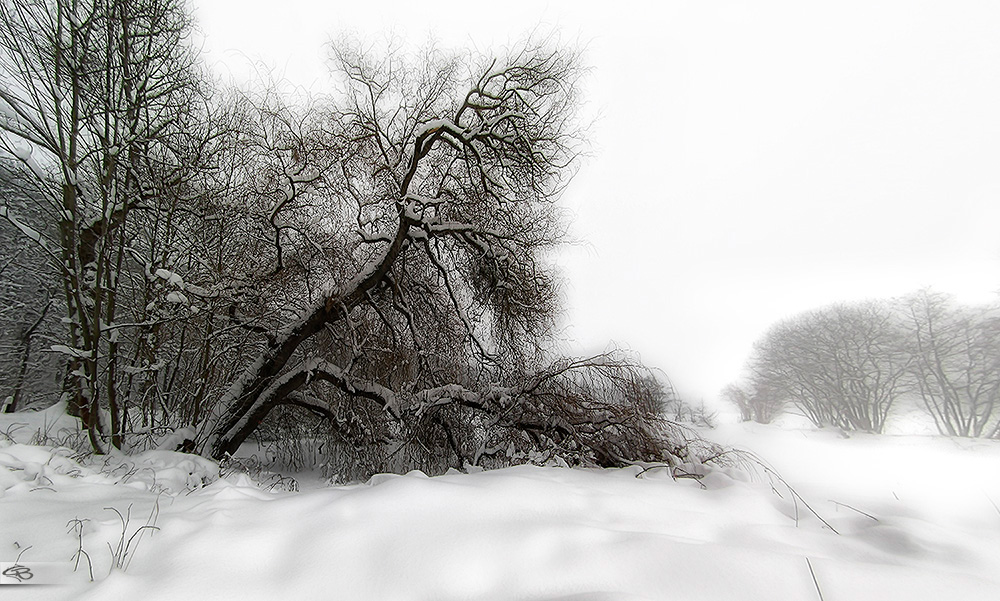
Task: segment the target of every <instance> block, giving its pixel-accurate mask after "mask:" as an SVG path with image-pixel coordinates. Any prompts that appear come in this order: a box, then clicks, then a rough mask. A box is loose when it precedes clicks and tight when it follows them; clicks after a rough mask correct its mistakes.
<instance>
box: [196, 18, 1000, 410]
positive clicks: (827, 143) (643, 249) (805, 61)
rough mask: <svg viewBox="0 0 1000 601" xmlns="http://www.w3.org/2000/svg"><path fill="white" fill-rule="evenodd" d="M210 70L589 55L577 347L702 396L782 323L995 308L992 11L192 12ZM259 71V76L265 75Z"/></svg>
mask: <svg viewBox="0 0 1000 601" xmlns="http://www.w3.org/2000/svg"><path fill="white" fill-rule="evenodd" d="M194 9H195V16H196V18H197V20H198V22H199V23H200V27H201V30H202V34H203V36H204V39H203V40H202V42H201V43H202V44H203V46H204V48H205V50H206V51H207V52H208V57H209V59H208V60H209V62H210V63H211V64H212V65H213V67H214V69H215V71H216V72H217V73H222V74H223V77H233V78H234V79H235V80H237V81H241V80H246V79H248V78H250V77H252V76H254V74H255V73H259V72H260V71H261V69H262V66H261V64H259V63H263V66H264V67H265V68H266V67H273V68H274V74H275V75H276V76H277V77H283V78H284V79H285V80H287V82H288V83H289V84H290V85H294V86H301V87H303V88H304V89H307V90H311V91H313V92H315V93H323V92H325V91H327V89H328V88H329V86H331V85H332V80H331V78H330V77H329V75H328V71H327V68H326V66H325V63H326V60H327V53H328V49H327V43H328V41H329V40H330V39H332V38H334V37H336V36H338V35H342V34H344V33H349V34H354V35H357V36H358V37H360V38H362V39H369V38H370V39H371V40H372V41H373V43H374V42H375V41H377V40H384V39H385V37H386V35H388V33H387V32H390V33H391V34H392V35H397V36H400V37H401V38H403V39H405V40H407V41H408V42H410V43H414V44H419V43H422V42H423V41H426V40H427V39H429V38H432V39H436V40H437V41H438V42H439V43H440V44H441V45H442V46H444V47H475V48H478V49H480V50H485V49H487V48H490V47H498V46H504V45H506V44H508V43H512V42H514V41H516V40H518V39H519V38H520V37H522V36H523V34H524V33H525V32H527V31H530V30H532V29H535V28H538V27H541V28H546V29H548V28H552V29H555V30H557V31H559V32H560V35H561V37H562V39H563V40H564V41H569V42H573V41H576V42H578V43H579V44H580V45H581V46H583V47H584V48H585V49H586V52H585V62H586V63H587V64H588V65H589V66H590V67H591V68H592V71H591V73H590V75H589V76H588V78H587V80H586V90H585V92H586V97H585V100H586V102H587V106H586V108H585V113H586V114H587V115H589V117H590V118H592V119H593V125H592V127H591V128H590V133H589V141H590V143H591V149H590V154H591V156H590V157H589V158H588V159H587V160H586V161H585V162H584V163H583V165H582V167H581V169H580V172H579V173H578V175H577V176H576V179H575V180H574V182H573V183H572V185H571V186H570V187H569V189H568V190H567V192H566V194H565V197H564V206H566V207H567V208H568V209H569V216H570V221H571V235H572V237H573V238H575V239H576V240H579V241H580V242H581V244H579V245H575V246H570V247H567V248H565V249H564V251H563V253H562V254H561V255H560V256H559V257H558V258H557V261H558V263H559V264H560V266H561V268H562V270H563V273H564V275H565V277H566V294H567V313H566V317H565V324H566V337H567V339H568V341H569V342H568V345H569V348H568V349H567V350H568V351H569V352H574V353H579V354H583V353H586V352H591V351H595V350H601V349H603V348H605V346H606V345H607V344H608V343H609V342H611V341H613V342H615V343H618V344H620V345H624V346H626V347H628V348H630V349H632V350H634V351H636V352H638V353H639V354H640V355H641V357H642V359H643V361H645V362H646V363H648V364H650V365H654V366H657V367H660V368H662V369H663V370H664V371H665V372H666V373H667V374H668V375H669V377H670V378H671V380H672V381H673V383H674V385H675V386H676V387H677V388H678V390H679V391H680V392H681V394H682V395H684V396H685V397H686V398H688V399H689V400H691V401H693V402H697V401H699V400H705V401H706V402H709V403H711V402H713V401H714V400H715V398H716V396H717V393H718V391H719V389H720V388H721V387H723V386H724V385H725V384H726V383H728V382H730V381H733V380H735V379H736V378H738V377H739V376H740V374H741V372H742V370H743V366H744V363H745V361H746V358H747V355H748V354H749V352H750V350H751V347H752V344H753V342H754V341H755V340H757V339H759V338H760V337H761V336H762V335H763V333H764V332H765V331H766V330H767V329H768V327H769V326H770V325H771V324H773V323H775V322H776V321H778V320H780V319H783V318H786V317H789V316H792V315H794V314H797V313H799V312H801V311H804V310H808V309H812V308H816V307H820V306H823V305H826V304H829V303H832V302H837V301H849V300H857V299H865V298H875V297H878V298H887V297H895V296H899V295H904V294H907V293H910V292H913V291H915V290H917V289H920V288H924V287H932V288H933V289H935V290H937V291H940V292H945V293H950V294H954V295H956V297H957V299H958V300H959V301H960V302H963V303H983V302H990V301H993V300H995V299H996V292H997V291H998V290H1000V240H998V237H997V235H996V224H997V223H1000V203H998V202H997V198H998V195H1000V172H998V171H997V169H996V165H997V164H1000V112H998V111H997V109H996V107H997V106H1000V78H998V73H1000V40H998V39H997V37H996V31H998V30H1000V5H997V4H996V3H993V2H988V1H979V2H976V1H969V2H958V3H950V2H949V3H945V2H928V1H917V2H913V1H907V2H902V1H894V2H882V3H877V4H874V5H873V4H871V3H867V2H856V1H848V2H837V3H801V2H793V1H788V0H765V1H762V2H754V3H753V5H752V6H751V5H749V4H747V3H743V2H738V1H721V2H712V3H688V2H684V3H682V2H667V3H653V2H638V3H628V4H626V5H621V4H616V3H584V4H580V3H575V2H572V3H571V2H547V3H541V2H507V3H504V4H503V5H502V6H494V5H484V6H478V5H469V4H468V3H464V2H421V3H401V2H387V3H381V2H379V3H348V4H343V3H336V4H333V3H327V2H317V1H310V0H285V1H284V2H282V3H280V6H277V5H275V4H274V3H273V2H269V1H256V0H255V1H249V0H240V1H237V0H211V1H206V0H200V1H197V2H195V3H194ZM265 70H266V69H265Z"/></svg>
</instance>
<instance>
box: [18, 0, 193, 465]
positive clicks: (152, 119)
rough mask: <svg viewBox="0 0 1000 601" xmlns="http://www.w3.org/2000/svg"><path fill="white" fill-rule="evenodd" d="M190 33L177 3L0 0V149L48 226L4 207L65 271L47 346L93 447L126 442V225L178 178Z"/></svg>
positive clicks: (189, 97) (189, 89) (187, 103)
mask: <svg viewBox="0 0 1000 601" xmlns="http://www.w3.org/2000/svg"><path fill="white" fill-rule="evenodd" d="M188 31H189V30H188V19H187V16H186V13H185V12H184V11H183V10H182V7H181V6H180V4H179V2H175V1H173V0H137V1H125V0H50V1H42V0H10V1H7V2H4V3H3V4H0V79H2V81H3V83H4V85H3V87H2V88H0V131H2V132H3V133H4V135H3V136H2V137H0V149H2V150H3V151H5V152H6V154H7V156H8V157H10V158H12V159H13V160H14V161H16V162H17V163H18V164H19V165H20V168H21V173H23V174H25V175H26V176H27V177H28V179H29V180H31V182H32V183H31V185H32V186H33V187H34V189H35V192H36V195H35V196H34V197H36V198H39V199H40V200H39V202H38V203H37V204H36V206H34V207H33V209H32V211H33V213H34V215H35V216H38V215H41V216H42V217H43V221H44V222H45V223H46V224H49V227H47V228H42V229H34V228H32V227H31V226H30V225H29V222H30V217H29V216H23V215H17V214H15V212H14V211H13V210H12V208H11V207H10V206H5V207H3V208H2V209H0V212H2V214H3V217H5V218H6V219H7V220H8V222H9V223H11V224H12V225H13V226H15V227H16V228H17V229H18V230H19V231H20V232H21V233H22V234H23V235H24V236H26V237H27V238H29V239H30V240H32V241H33V242H34V243H35V244H36V245H37V246H38V247H39V248H40V249H41V250H42V251H43V252H44V253H46V254H47V256H48V257H49V258H50V259H51V261H52V264H53V268H54V270H55V271H56V272H57V273H58V274H59V279H60V280H61V282H62V292H63V303H62V305H63V308H64V311H65V314H66V315H65V317H66V319H65V321H66V322H67V324H68V334H67V340H66V344H61V345H55V346H54V347H53V348H54V349H56V350H58V351H60V352H62V353H64V354H65V355H66V356H67V357H68V360H69V369H68V370H67V377H66V386H65V390H66V395H67V397H68V401H69V407H70V411H71V412H72V413H73V414H74V415H78V416H79V417H80V418H81V420H82V422H83V424H84V426H85V427H86V429H87V430H88V432H89V434H90V439H91V443H92V444H93V446H94V448H95V449H98V450H102V449H104V448H105V447H106V445H107V441H108V440H110V442H111V443H112V444H114V445H115V446H120V444H121V438H120V432H121V429H122V428H121V408H120V407H119V395H118V391H117V386H118V381H119V374H118V363H119V343H118V339H117V333H118V332H117V330H116V328H115V321H116V318H117V315H118V311H119V308H120V304H121V302H122V299H120V298H119V296H118V290H119V282H120V278H119V276H120V273H121V271H122V268H123V265H124V263H125V262H126V260H127V259H128V254H129V252H130V251H131V250H132V249H131V248H130V246H129V238H128V235H129V234H130V233H134V232H129V231H128V228H127V227H126V226H127V224H128V223H130V221H131V220H132V219H133V218H134V216H135V215H136V212H137V211H140V210H142V209H144V208H146V204H147V203H151V201H152V200H153V199H155V198H157V197H159V196H160V192H162V189H158V188H157V186H156V184H157V183H164V182H169V183H170V184H171V185H173V183H174V182H172V181H171V180H172V179H173V178H176V177H177V176H178V175H179V172H178V171H177V167H178V165H177V164H176V163H175V162H174V164H173V165H171V163H172V161H171V159H172V158H173V157H172V154H173V149H172V148H171V136H172V135H176V132H177V131H178V129H177V128H175V127H174V126H175V125H176V124H177V122H178V120H179V119H180V116H181V115H184V114H186V113H187V112H188V111H189V109H190V107H191V106H192V105H193V104H194V105H196V104H197V98H196V93H195V89H194V87H193V86H192V77H191V75H192V71H191V68H192V65H193V55H192V54H191V53H190V51H189V50H188V47H189V46H188V44H187V43H186V39H185V37H186V35H187V33H188ZM172 128H173V129H172ZM154 171H155V172H156V175H155V176H154V175H151V173H152V172H154ZM102 401H103V403H104V404H105V409H106V411H102V410H101V405H102ZM104 415H107V416H108V417H109V421H108V423H105V421H104V419H103V416H104Z"/></svg>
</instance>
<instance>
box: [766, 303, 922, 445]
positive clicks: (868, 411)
mask: <svg viewBox="0 0 1000 601" xmlns="http://www.w3.org/2000/svg"><path fill="white" fill-rule="evenodd" d="M909 361H910V360H909V357H908V355H907V353H906V349H905V347H904V344H903V337H902V335H901V332H900V329H899V327H898V321H897V318H896V316H895V314H894V313H893V312H892V311H891V310H889V309H888V308H887V307H886V306H885V305H883V304H881V303H877V302H874V301H872V302H865V303H857V304H850V305H848V304H840V305H833V306H831V307H828V308H826V309H821V310H817V311H812V312H809V313H805V314H802V315H800V316H798V317H796V318H792V319H790V320H787V321H784V322H782V323H779V324H777V325H775V326H773V327H772V328H771V330H770V331H768V333H767V334H766V335H765V337H764V338H763V339H762V340H761V341H759V342H758V343H757V344H756V345H755V347H754V355H753V358H752V359H751V370H752V372H753V374H754V378H755V380H756V381H757V382H758V383H759V384H760V385H761V386H762V387H766V388H767V389H768V390H770V391H772V392H771V394H772V395H778V396H779V397H780V398H782V399H788V400H790V401H791V402H792V403H793V404H794V405H795V406H796V407H797V408H798V409H799V410H800V411H802V412H803V413H804V414H805V415H806V417H808V418H809V419H810V420H811V421H812V422H813V423H814V424H816V425H817V426H837V427H840V428H843V429H846V430H864V431H868V432H881V431H882V429H883V427H884V426H885V421H886V418H887V417H888V415H889V411H890V410H891V409H892V406H893V404H894V403H895V402H896V400H897V399H898V398H899V396H900V395H901V393H902V380H903V376H904V375H905V374H906V370H907V367H908V365H909Z"/></svg>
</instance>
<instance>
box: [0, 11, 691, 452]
mask: <svg viewBox="0 0 1000 601" xmlns="http://www.w3.org/2000/svg"><path fill="white" fill-rule="evenodd" d="M0 11H2V16H3V24H2V26H0V78H2V79H3V81H4V82H5V86H4V87H3V88H2V90H0V109H2V114H0V130H2V132H3V135H2V136H0V151H2V155H3V156H2V160H3V161H4V162H5V164H6V165H7V166H8V167H9V170H10V172H11V173H12V174H13V175H12V177H11V178H9V179H10V180H11V181H12V182H14V185H16V186H19V187H20V188H21V189H22V190H24V191H25V194H22V195H21V198H25V199H29V200H30V202H27V204H24V203H22V204H15V203H11V202H8V201H6V200H5V202H4V205H3V207H2V215H3V217H4V218H5V219H6V220H7V224H8V226H9V227H10V228H13V229H14V230H16V231H17V232H19V233H20V234H21V236H22V237H23V238H24V239H26V240H30V241H31V242H32V243H33V244H34V245H35V247H36V248H37V252H39V253H42V255H43V256H46V257H48V258H49V260H50V267H51V274H52V276H51V277H52V279H51V280H50V281H51V282H55V283H58V285H59V286H61V292H62V295H61V296H62V298H61V299H60V300H59V302H57V303H56V306H57V307H58V311H61V312H62V314H63V322H64V323H65V324H66V325H67V328H66V329H67V332H66V335H65V338H64V339H63V340H62V341H60V342H59V343H58V344H55V345H51V350H52V351H55V352H57V353H60V354H61V355H62V356H64V357H65V360H66V371H65V377H64V385H63V395H64V398H65V399H66V401H67V403H68V410H69V411H70V412H71V413H73V414H74V415H77V416H79V417H80V418H81V420H82V422H83V425H84V427H85V429H86V431H87V432H88V434H89V438H90V441H91V444H92V445H93V447H94V448H95V449H97V450H98V451H103V450H104V449H106V448H107V447H108V445H111V446H114V447H118V448H126V447H130V446H134V445H136V444H137V442H136V440H137V439H138V438H142V437H143V436H153V435H154V434H156V433H158V432H159V433H162V432H164V431H178V432H184V433H186V434H185V436H186V437H187V440H186V442H185V443H184V447H185V448H187V449H190V450H197V451H199V452H202V453H205V454H207V455H211V456H213V457H216V458H223V457H226V456H227V455H231V454H233V453H235V451H236V450H237V449H238V448H239V446H240V445H241V444H242V443H243V442H244V441H245V440H246V439H247V437H249V436H251V435H256V436H262V432H265V431H270V432H273V431H275V430H274V428H275V424H286V425H287V424H289V423H303V424H304V423H308V424H314V425H315V426H316V428H318V429H320V430H322V433H323V434H322V435H323V436H324V437H327V438H328V439H329V440H331V441H333V442H332V443H331V444H335V445H340V446H341V447H343V448H349V449H350V453H354V455H353V461H356V462H361V463H365V464H366V465H367V466H368V468H370V469H371V470H379V469H394V467H398V466H400V465H403V464H407V462H408V463H409V464H410V465H420V466H424V467H429V468H430V469H444V468H445V467H447V466H449V465H455V466H459V467H460V466H462V465H465V464H468V463H479V462H483V461H485V462H489V461H498V462H500V463H502V462H504V461H506V462H510V461H515V460H518V458H520V459H524V458H525V457H528V456H537V455H539V454H543V455H544V454H548V455H550V456H557V457H559V459H560V460H561V461H567V462H577V463H585V464H595V465H620V464H624V463H627V462H629V461H635V460H640V459H641V460H656V461H661V460H673V459H676V458H678V457H679V456H680V455H685V456H686V454H687V452H688V451H687V450H684V447H685V444H686V443H685V440H686V439H687V436H686V435H684V434H683V433H682V432H681V431H680V430H678V429H677V428H676V427H675V426H673V425H672V424H671V423H670V422H668V421H666V420H665V419H664V418H663V417H662V405H663V402H664V400H665V399H667V398H669V396H670V395H669V393H668V392H667V391H668V389H669V384H668V383H667V384H665V383H664V382H663V381H662V380H663V379H662V378H659V379H658V378H657V377H655V376H654V375H653V374H652V373H651V372H650V371H649V370H647V369H646V368H644V367H642V366H641V365H640V364H639V363H638V362H636V361H633V360H630V359H629V358H628V357H626V356H624V355H622V354H619V353H609V354H605V355H601V356H598V357H592V358H589V359H565V358H560V357H558V356H557V355H556V353H555V352H554V349H555V347H556V342H557V341H556V338H555V333H556V327H555V326H556V325H557V318H558V315H559V296H560V293H559V285H558V278H557V275H556V273H555V272H554V269H553V266H552V265H551V264H550V263H549V262H548V261H547V260H546V257H547V256H548V253H550V252H551V251H552V250H553V249H554V248H556V247H557V245H558V244H560V243H561V242H562V240H563V239H564V224H563V223H562V219H561V212H560V209H559V206H558V200H559V198H560V195H561V193H562V192H563V190H564V189H565V187H566V185H567V184H568V183H569V181H570V179H571V177H572V176H573V174H574V173H575V171H576V169H577V166H578V162H579V157H580V153H581V150H582V135H581V127H580V124H579V120H578V116H577V108H578V107H579V105H580V99H579V93H580V90H579V88H580V79H581V76H582V75H583V73H584V69H583V67H582V65H581V62H580V58H579V55H578V53H577V52H576V51H575V50H574V49H572V48H568V47H566V46H564V45H561V44H559V43H558V40H556V39H555V38H551V37H550V38H533V39H528V40H527V41H525V42H522V43H520V44H517V45H515V46H513V47H511V48H509V49H507V50H505V51H503V52H500V53H497V54H495V55H478V54H473V53H468V52H463V53H458V52H449V51H445V50H442V49H440V48H438V47H436V46H434V45H427V46H425V47H423V48H419V49H409V48H404V47H403V46H401V45H399V44H395V43H390V44H389V45H388V46H387V47H385V48H382V49H378V48H374V47H369V46H366V45H364V44H362V43H360V42H359V41H357V40H351V39H349V38H344V39H342V40H341V41H339V42H337V43H335V44H333V46H332V49H331V50H332V52H331V55H332V64H333V68H334V70H335V72H336V76H337V82H338V85H337V86H336V88H335V90H333V91H331V93H330V94H328V95H324V96H317V97H314V98H302V97H301V96H300V97H292V96H290V95H288V94H283V93H282V92H280V91H279V88H278V87H277V86H266V87H261V88H258V89H257V90H256V91H235V90H222V89H219V88H218V86H216V85H214V84H211V83H210V82H209V79H208V78H207V76H206V75H205V74H204V73H203V71H202V70H201V69H200V67H199V65H198V61H197V52H196V51H194V50H193V49H192V48H191V45H190V44H189V41H188V39H189V36H190V27H191V23H190V19H189V18H188V15H187V13H186V12H185V7H184V5H183V3H182V2H180V1H179V0H141V1H138V2H137V1H134V0H131V1H125V0H51V1H47V2H43V1H31V0H10V1H8V2H5V3H3V4H2V8H0ZM29 191H30V194H29V193H28V192H29ZM282 427H284V426H282ZM269 428H270V430H268V429H269ZM278 429H279V430H280V429H281V428H278ZM293 429H294V428H293ZM286 430H287V428H286ZM288 431H290V430H287V431H286V433H287V432H288ZM299 433H300V434H301V431H299ZM679 454H680V455H679ZM491 457H493V458H494V459H490V458H491ZM500 458H503V459H500Z"/></svg>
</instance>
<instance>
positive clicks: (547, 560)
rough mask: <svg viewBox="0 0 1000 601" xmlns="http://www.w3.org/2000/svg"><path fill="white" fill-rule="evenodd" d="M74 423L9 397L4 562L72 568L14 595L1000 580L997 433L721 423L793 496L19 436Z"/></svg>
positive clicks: (341, 595)
mask: <svg viewBox="0 0 1000 601" xmlns="http://www.w3.org/2000/svg"><path fill="white" fill-rule="evenodd" d="M57 419H59V422H58V423H54V422H55V420H57ZM68 423H71V422H68V421H66V418H58V410H50V411H47V412H40V413H36V414H15V415H5V416H0V432H6V433H7V435H0V439H2V442H0V561H2V562H13V561H14V560H15V559H16V558H17V557H18V555H19V554H20V563H21V564H22V565H25V566H28V567H29V568H31V569H32V570H33V573H35V574H36V577H37V578H39V579H42V578H48V579H51V580H59V579H62V580H63V582H64V584H62V585H51V586H26V585H25V586H20V587H18V588H17V589H15V588H14V585H11V586H4V587H3V589H2V592H3V593H5V594H2V595H0V596H2V597H3V598H4V599H7V598H11V599H94V600H109V599H140V598H143V599H164V600H175V599H234V600H240V601H250V600H253V599H350V600H356V599H399V600H428V601H431V600H435V601H437V600H459V599H524V600H539V601H540V600H543V599H545V600H555V599H559V600H576V601H597V600H617V599H623V600H634V599H653V600H656V599H677V600H685V599H704V600H712V601H732V600H738V599H739V600H742V599H746V600H758V599H774V600H785V599H797V600H810V599H820V598H822V599H824V600H825V601H838V600H860V599H871V600H885V599H906V600H907V601H921V600H943V599H956V600H962V601H978V600H983V601H986V600H994V599H997V598H1000V593H998V591H1000V509H998V508H997V505H998V504H1000V441H968V440H960V441H956V440H948V439H943V438H940V437H931V436H912V435H911V436H883V437H875V436H866V435H853V436H852V437H850V438H844V437H842V436H841V435H840V434H839V433H836V432H827V431H812V430H792V429H781V428H778V427H774V426H761V425H757V424H731V425H725V426H722V427H720V428H719V429H717V430H715V431H712V432H710V433H709V436H710V437H711V438H713V439H715V440H717V441H719V442H722V443H726V444H731V445H735V446H737V447H740V448H744V449H750V450H752V451H753V452H755V453H756V454H757V455H758V456H760V457H761V458H763V459H764V460H766V461H767V462H768V463H769V464H770V465H772V466H773V467H774V468H775V469H776V470H777V473H779V474H780V475H781V477H782V478H783V479H784V480H785V481H786V482H787V483H788V484H790V485H791V486H792V487H793V488H794V489H795V490H796V491H797V492H798V494H799V495H801V497H802V499H801V500H793V495H791V494H790V492H789V490H788V488H787V487H786V486H785V485H784V484H783V483H782V482H781V481H779V480H778V479H777V478H775V477H773V476H771V477H768V475H767V474H766V473H764V472H757V473H756V474H754V475H753V477H750V475H744V474H742V473H740V472H735V471H731V472H726V471H714V472H711V473H710V474H709V475H708V476H707V477H706V478H704V479H703V480H702V482H701V483H700V484H699V482H697V481H694V480H691V479H680V480H676V481H675V480H673V479H672V478H671V477H670V476H669V474H668V473H667V471H666V470H664V469H651V470H648V471H645V472H643V471H642V470H641V469H640V468H638V467H635V468H629V469H624V470H605V471H597V470H569V469H562V468H555V467H533V466H522V467H516V468H510V469H506V470H499V471H494V472H479V473H472V474H459V473H455V474H448V475H445V476H440V477H435V478H427V477H426V476H424V475H422V474H419V473H411V474H408V475H406V476H376V477H375V478H373V479H372V480H371V481H369V482H368V483H365V484H358V485H353V486H340V487H325V486H322V483H321V482H320V481H319V480H318V479H317V478H316V477H315V476H309V475H296V478H297V479H298V481H299V486H300V488H301V489H302V490H301V492H297V493H290V492H282V491H277V490H271V491H268V490H264V489H262V488H261V487H260V486H258V485H256V484H254V483H253V482H251V481H250V480H249V479H248V478H246V476H229V477H228V478H226V479H219V478H218V477H217V467H216V466H215V465H214V464H212V463H210V462H208V461H205V460H202V459H199V458H197V457H192V456H190V455H181V454H176V453H170V452H160V451H154V452H147V453H145V454H142V455H139V456H135V457H131V458H129V457H113V458H106V459H102V460H99V461H98V460H95V459H93V458H91V459H87V460H84V461H82V462H77V461H75V460H74V459H72V458H71V457H70V455H71V452H70V451H69V450H68V449H59V448H53V447H44V446H31V445H27V444H17V443H15V442H13V441H14V440H16V441H19V442H28V441H29V440H30V439H31V437H32V434H33V433H34V431H35V430H37V429H38V428H39V427H40V426H42V425H44V426H46V427H47V428H48V432H49V434H50V438H55V437H56V435H57V433H58V431H59V429H60V428H61V427H62V426H63V425H64V424H68ZM18 424H25V425H23V426H19V425H18ZM12 439H13V440H12ZM36 441H37V437H36ZM203 483H205V484H204V485H203ZM804 503H808V504H809V506H810V507H811V508H812V509H814V510H815V512H816V513H818V514H819V516H821V517H822V520H825V522H826V523H827V524H826V525H824V523H823V521H822V520H821V519H819V518H818V517H816V516H815V515H813V514H812V513H810V511H809V509H808V508H807V507H806V506H805V505H804ZM130 506H131V510H130V511H129V507H130ZM106 508H114V509H115V510H117V511H118V512H120V513H121V514H122V517H127V518H128V519H127V520H123V519H122V517H119V515H118V513H116V512H115V511H114V510H112V509H106ZM76 520H79V521H76ZM123 521H125V522H127V523H126V525H125V528H124V537H123V536H122V533H123V526H122V524H123ZM145 525H149V526H155V527H156V529H155V530H154V529H153V528H142V527H143V526H145ZM81 526H82V536H81ZM831 528H832V529H831ZM834 529H835V530H836V531H837V532H839V534H838V533H835V532H834ZM81 547H82V549H83V551H84V552H85V553H86V554H85V555H84V554H80V553H79V549H80V548H81ZM88 557H89V561H88ZM77 559H79V560H80V561H79V565H78V566H76V567H77V569H76V571H75V572H74V571H73V568H74V565H75V564H76V560H77ZM114 563H119V564H121V565H123V566H125V567H126V569H125V570H121V569H117V568H113V564H114ZM91 565H92V567H91ZM5 567H6V566H5ZM91 570H92V572H93V577H94V579H95V581H96V582H95V583H90V582H89V580H90V573H91ZM10 593H14V594H10Z"/></svg>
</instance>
